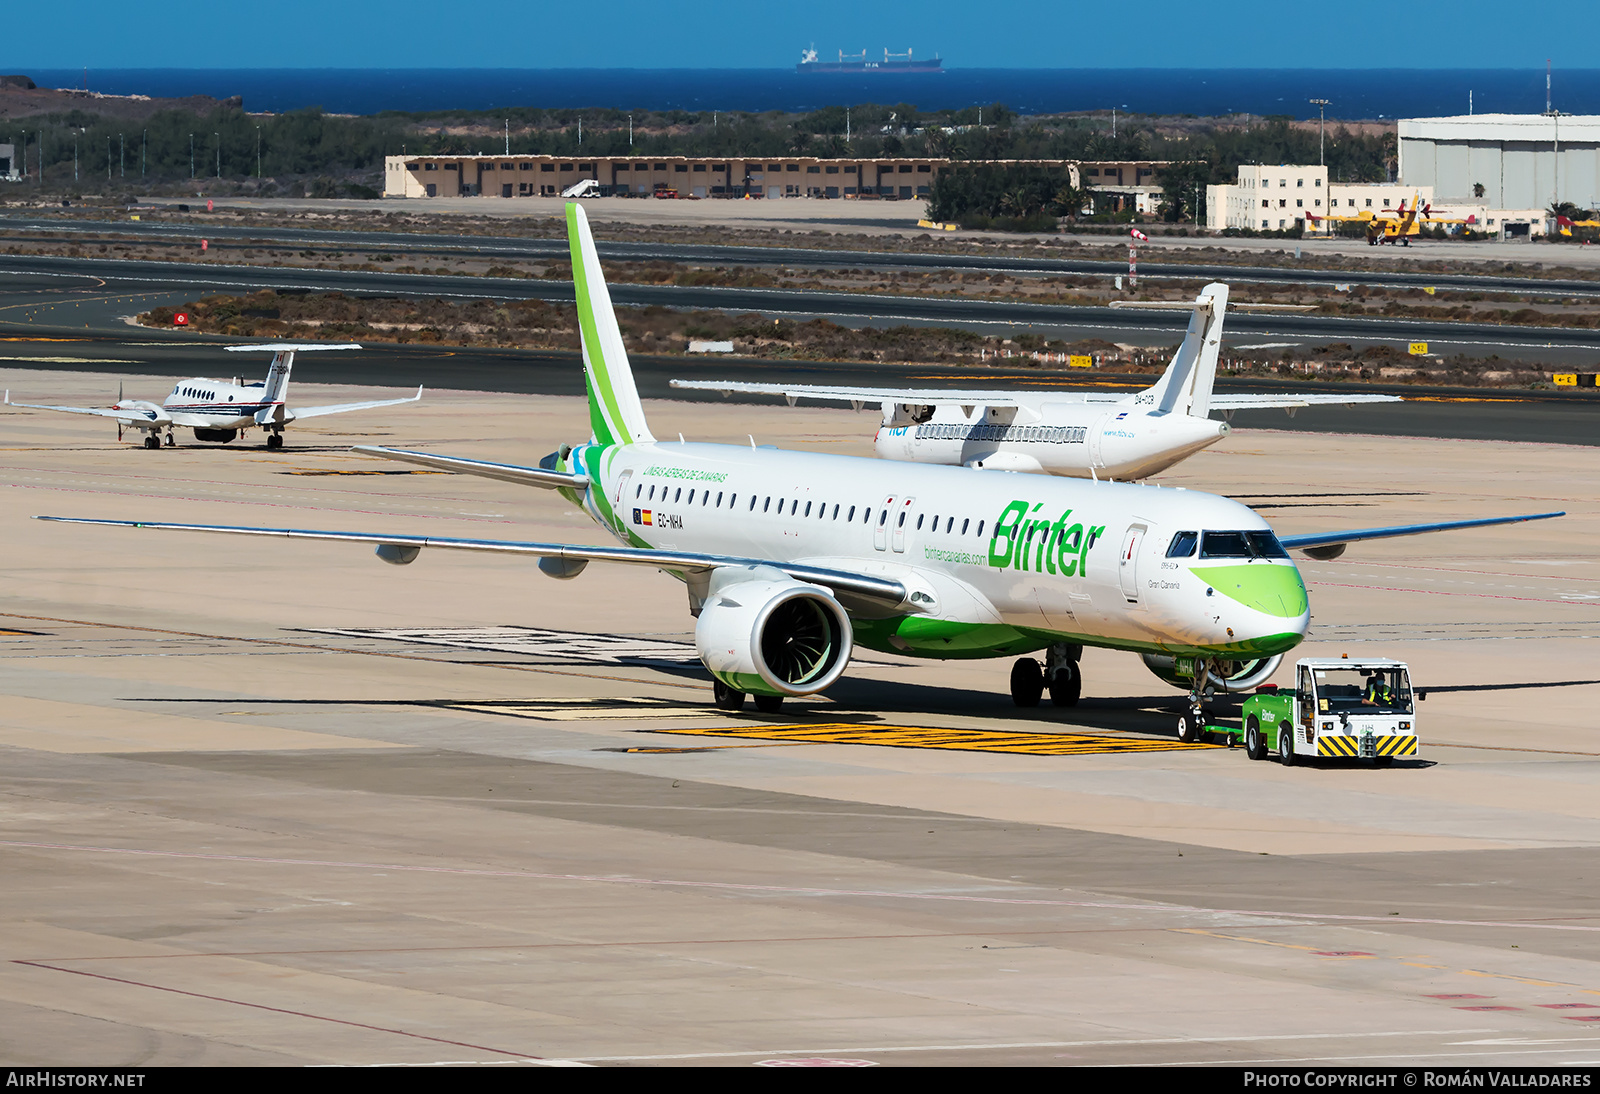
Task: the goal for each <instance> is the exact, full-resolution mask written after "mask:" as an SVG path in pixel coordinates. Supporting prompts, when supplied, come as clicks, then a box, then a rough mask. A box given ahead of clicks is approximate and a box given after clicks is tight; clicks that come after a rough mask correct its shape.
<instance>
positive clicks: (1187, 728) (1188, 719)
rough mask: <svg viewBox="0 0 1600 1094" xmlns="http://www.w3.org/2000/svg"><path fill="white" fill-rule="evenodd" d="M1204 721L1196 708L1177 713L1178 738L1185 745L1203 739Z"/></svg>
mask: <svg viewBox="0 0 1600 1094" xmlns="http://www.w3.org/2000/svg"><path fill="white" fill-rule="evenodd" d="M1204 726H1205V721H1204V718H1203V716H1202V714H1201V713H1200V711H1197V710H1186V711H1184V712H1183V713H1182V714H1180V715H1178V740H1180V741H1182V742H1183V743H1184V744H1186V745H1197V744H1199V743H1200V742H1201V741H1203V740H1205V736H1206V732H1205V729H1204V728H1203V727H1204Z"/></svg>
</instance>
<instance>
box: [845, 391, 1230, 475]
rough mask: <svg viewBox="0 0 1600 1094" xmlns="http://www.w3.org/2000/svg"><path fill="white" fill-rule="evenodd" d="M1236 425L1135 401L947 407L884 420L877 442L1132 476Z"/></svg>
mask: <svg viewBox="0 0 1600 1094" xmlns="http://www.w3.org/2000/svg"><path fill="white" fill-rule="evenodd" d="M1229 432H1231V430H1230V427H1229V426H1228V425H1227V423H1225V422H1218V421H1212V420H1211V419H1209V418H1197V417H1194V416H1192V415H1189V414H1183V413H1177V412H1173V413H1163V412H1160V411H1151V410H1149V409H1147V408H1145V407H1142V406H1136V405H1130V404H1128V403H1045V404H1044V405H1042V406H1041V407H1039V408H1038V410H1037V411H1034V412H1030V411H1028V410H1025V409H1024V410H1018V409H1017V408H1011V407H1007V408H999V407H981V406H979V407H974V408H973V409H972V411H971V413H963V408H961V407H952V406H941V407H938V408H937V409H935V410H934V412H933V416H932V417H931V418H930V419H929V420H928V421H926V422H922V423H904V424H894V425H890V424H885V425H883V426H881V427H880V428H879V429H878V433H877V436H876V438H875V439H874V444H875V447H876V449H877V452H878V455H879V456H882V457H883V458H885V459H890V460H903V461H909V462H912V463H936V464H946V465H956V466H959V465H966V466H968V467H981V468H983V469H985V470H996V471H1032V472H1040V471H1043V472H1046V473H1048V474H1052V475H1064V476H1068V477H1072V478H1084V479H1087V478H1101V479H1124V480H1126V479H1142V478H1144V477H1146V476H1148V475H1153V474H1155V473H1156V472H1158V471H1164V470H1166V469H1167V468H1168V467H1171V466H1172V465H1173V464H1175V463H1178V462H1179V461H1180V460H1184V459H1187V458H1188V457H1189V456H1192V455H1194V453H1196V452H1198V451H1200V450H1201V449H1202V448H1205V447H1206V446H1207V445H1211V444H1215V443H1216V442H1217V441H1220V440H1221V439H1222V438H1223V437H1226V436H1227V435H1228V434H1229Z"/></svg>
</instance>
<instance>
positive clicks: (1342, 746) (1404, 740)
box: [1317, 733, 1417, 760]
mask: <svg viewBox="0 0 1600 1094" xmlns="http://www.w3.org/2000/svg"><path fill="white" fill-rule="evenodd" d="M1373 740H1374V741H1375V742H1376V743H1377V746H1378V755H1380V756H1415V755H1416V754H1417V738H1416V735H1415V734H1413V733H1396V734H1392V735H1389V736H1384V737H1374V738H1373ZM1317 755H1318V756H1348V757H1349V758H1350V759H1352V760H1354V759H1358V758H1360V756H1361V738H1360V737H1318V738H1317Z"/></svg>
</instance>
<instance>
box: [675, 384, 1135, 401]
mask: <svg viewBox="0 0 1600 1094" xmlns="http://www.w3.org/2000/svg"><path fill="white" fill-rule="evenodd" d="M672 386H673V387H676V388H682V389H683V390H685V391H720V392H723V393H724V394H739V395H782V396H783V397H784V398H786V399H788V400H789V401H790V402H791V403H794V402H796V401H798V400H800V399H816V400H817V401H818V402H824V403H861V404H866V403H913V404H915V405H917V406H1033V405H1034V404H1036V403H1038V402H1041V401H1042V400H1043V398H1044V395H1043V394H1040V395H1029V396H1027V397H1026V398H1024V396H1023V394H1022V393H1021V392H1018V391H962V390H960V389H956V388H950V389H945V388H887V387H832V386H822V385H815V384H758V383H746V382H742V381H732V380H674V381H672ZM1048 394H1049V398H1050V400H1051V401H1052V402H1072V401H1074V393H1072V392H1061V393H1057V392H1054V391H1051V392H1049V393H1048ZM1121 397H1122V396H1120V395H1111V396H1110V397H1109V398H1108V399H1107V401H1108V402H1109V401H1114V400H1116V399H1120V398H1121Z"/></svg>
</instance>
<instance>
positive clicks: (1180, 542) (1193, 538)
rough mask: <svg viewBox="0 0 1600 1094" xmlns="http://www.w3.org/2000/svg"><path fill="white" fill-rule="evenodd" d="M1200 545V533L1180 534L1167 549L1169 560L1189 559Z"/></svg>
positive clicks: (1174, 537)
mask: <svg viewBox="0 0 1600 1094" xmlns="http://www.w3.org/2000/svg"><path fill="white" fill-rule="evenodd" d="M1199 544H1200V533H1199V532H1179V533H1178V534H1177V535H1175V536H1173V537H1172V543H1171V544H1169V545H1168V547H1167V557H1168V558H1188V557H1189V556H1190V555H1192V554H1194V549H1195V548H1196V547H1197V546H1199Z"/></svg>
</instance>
